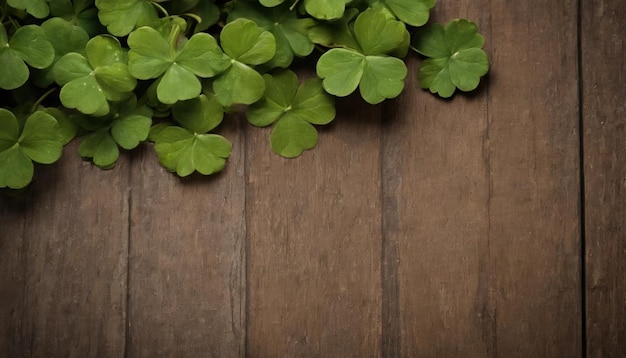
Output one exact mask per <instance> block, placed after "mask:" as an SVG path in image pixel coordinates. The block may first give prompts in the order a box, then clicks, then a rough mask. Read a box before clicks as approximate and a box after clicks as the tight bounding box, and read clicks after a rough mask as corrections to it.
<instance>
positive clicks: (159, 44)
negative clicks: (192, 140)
mask: <svg viewBox="0 0 626 358" xmlns="http://www.w3.org/2000/svg"><path fill="white" fill-rule="evenodd" d="M176 28H177V27H176V26H175V27H174V28H173V29H172V31H173V36H172V37H173V38H174V39H178V36H176V31H177V30H176ZM128 45H129V47H130V51H129V54H128V56H129V69H130V73H131V74H132V75H133V76H135V77H136V78H138V79H140V80H147V79H152V78H159V84H158V86H157V97H158V99H159V101H161V102H162V103H165V104H173V103H176V102H177V101H182V100H187V99H192V98H195V97H197V96H198V95H199V94H200V92H201V90H202V85H201V83H200V80H199V79H198V77H202V78H209V77H213V76H215V75H216V74H218V73H220V72H222V71H224V70H225V69H226V68H227V67H228V66H229V65H230V64H231V63H230V61H229V59H228V57H226V56H225V55H224V53H223V52H222V50H221V49H220V47H219V46H218V44H217V41H216V40H215V38H213V36H211V35H209V34H206V33H197V34H195V35H193V36H192V37H191V38H190V39H189V40H186V39H184V38H182V40H181V41H176V44H172V43H170V42H168V40H167V39H166V38H164V37H163V35H162V34H161V33H160V32H158V31H157V30H155V29H153V28H151V27H140V28H138V29H137V30H135V31H133V32H132V33H131V34H130V35H129V36H128Z"/></svg>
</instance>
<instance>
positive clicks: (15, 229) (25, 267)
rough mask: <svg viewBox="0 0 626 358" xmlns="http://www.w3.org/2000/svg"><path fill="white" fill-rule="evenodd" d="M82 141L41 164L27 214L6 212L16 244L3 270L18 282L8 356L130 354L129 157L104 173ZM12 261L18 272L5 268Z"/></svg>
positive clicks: (9, 240)
mask: <svg viewBox="0 0 626 358" xmlns="http://www.w3.org/2000/svg"><path fill="white" fill-rule="evenodd" d="M76 144H77V143H73V144H72V145H70V146H69V147H67V148H65V151H64V156H63V158H62V159H61V161H60V162H59V163H57V164H56V167H38V168H37V173H36V180H35V182H34V184H33V186H32V187H30V188H29V189H27V191H26V192H25V193H24V195H26V198H27V200H26V201H25V202H24V203H23V205H24V207H23V208H22V210H24V215H23V216H22V217H21V218H20V217H19V216H14V215H9V216H8V220H11V221H15V222H13V223H10V224H9V226H8V227H9V231H8V232H4V233H3V239H2V240H3V241H4V244H3V246H4V245H7V244H8V246H6V247H8V248H11V246H14V248H12V249H10V250H8V251H7V252H5V251H4V250H3V251H2V253H1V254H2V262H3V264H2V270H3V271H2V275H3V276H4V275H5V274H9V275H12V276H13V277H15V278H16V280H17V282H18V283H20V284H19V285H15V284H13V287H14V289H15V291H14V292H13V293H12V297H13V298H14V300H13V301H14V302H13V303H12V306H9V308H10V309H11V310H13V311H12V312H11V317H10V319H9V320H6V321H5V320H3V325H6V326H5V327H8V329H6V331H4V329H3V333H5V332H7V333H9V336H8V337H7V336H4V334H3V336H4V337H3V338H2V339H3V341H0V342H2V343H1V344H0V347H1V348H0V352H2V353H1V354H3V355H4V353H8V355H6V356H8V357H22V356H35V357H94V356H121V355H122V354H123V352H124V341H125V338H124V337H125V317H126V257H127V238H128V165H127V160H126V159H127V158H124V157H122V158H121V160H120V162H119V164H118V166H117V168H115V169H114V170H111V171H101V170H100V169H97V168H95V167H94V166H93V165H92V164H91V163H88V162H81V159H80V158H79V157H78V154H77V152H76V149H77V145H76ZM19 212H20V211H19V210H18V211H17V212H16V213H19ZM3 218H6V216H3ZM20 226H21V227H20ZM20 231H21V232H22V234H20ZM5 234H6V235H5ZM20 240H21V241H22V244H21V245H22V246H21V248H19V249H18V248H17V245H18V244H19V242H20ZM17 250H19V251H17ZM16 251H17V252H16ZM13 260H15V261H14V262H13V264H12V265H13V266H14V267H13V270H9V271H4V270H5V269H6V266H5V265H6V264H8V265H11V261H13ZM18 265H19V266H20V268H19V270H20V271H21V273H18V271H17V266H18ZM20 281H21V282H20ZM2 286H3V290H4V289H6V288H8V287H11V286H8V287H7V286H5V282H3V285H2ZM7 295H8V294H7ZM3 296H4V297H6V296H5V294H3ZM15 300H22V302H19V303H17V304H16V302H15ZM2 301H3V303H4V298H3V300H2ZM9 303H11V300H9ZM6 309H7V307H5V306H4V304H3V307H2V309H1V310H2V311H4V310H6ZM4 317H6V316H5V315H4V314H3V318H4ZM6 338H8V340H5V339H6ZM7 344H8V348H7V346H6V345H7Z"/></svg>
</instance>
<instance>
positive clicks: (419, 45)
mask: <svg viewBox="0 0 626 358" xmlns="http://www.w3.org/2000/svg"><path fill="white" fill-rule="evenodd" d="M477 31H478V30H477V27H476V24H474V23H473V22H470V21H467V20H463V19H459V20H452V21H450V22H448V23H447V24H446V25H445V27H444V26H442V25H440V24H433V25H432V26H430V27H429V28H426V29H420V30H419V31H418V32H417V33H416V34H415V36H414V40H413V43H412V45H413V49H414V50H415V51H417V52H419V53H420V54H422V55H424V56H427V57H430V58H429V59H426V60H425V61H424V62H422V64H421V65H420V67H419V70H418V73H417V76H418V80H419V82H420V86H421V87H422V88H424V89H426V88H428V89H429V90H430V92H431V93H438V94H439V96H441V97H444V98H448V97H451V96H452V95H453V94H454V92H455V90H456V89H457V88H458V89H460V90H461V91H471V90H474V89H475V88H476V87H478V84H479V83H480V77H482V76H484V75H485V74H486V73H487V71H488V70H489V60H488V58H487V54H486V53H485V51H483V50H482V47H483V44H484V38H483V37H482V36H481V35H479V34H478V33H477Z"/></svg>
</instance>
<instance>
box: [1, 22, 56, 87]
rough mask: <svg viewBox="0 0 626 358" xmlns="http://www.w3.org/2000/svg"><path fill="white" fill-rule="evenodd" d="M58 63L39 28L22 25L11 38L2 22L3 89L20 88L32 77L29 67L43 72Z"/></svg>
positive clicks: (52, 49)
mask: <svg viewBox="0 0 626 358" xmlns="http://www.w3.org/2000/svg"><path fill="white" fill-rule="evenodd" d="M53 61H54V48H53V47H52V44H50V42H49V41H48V40H47V39H46V35H45V33H44V31H43V30H42V29H41V28H40V27H39V26H36V25H26V26H22V27H20V28H19V29H17V30H16V31H15V33H14V34H13V36H12V37H11V39H10V40H9V39H8V37H7V33H6V30H5V28H4V25H2V24H1V23H0V88H3V89H16V88H18V87H20V86H22V85H23V84H24V83H26V81H27V80H28V77H29V70H28V66H26V64H29V65H30V66H31V67H34V68H38V69H43V68H46V67H48V66H50V65H51V64H52V62H53Z"/></svg>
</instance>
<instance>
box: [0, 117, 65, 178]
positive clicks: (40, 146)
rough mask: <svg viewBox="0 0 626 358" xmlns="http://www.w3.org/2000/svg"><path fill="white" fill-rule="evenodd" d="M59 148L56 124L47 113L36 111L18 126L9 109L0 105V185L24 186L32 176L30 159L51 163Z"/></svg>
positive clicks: (32, 169)
mask: <svg viewBox="0 0 626 358" xmlns="http://www.w3.org/2000/svg"><path fill="white" fill-rule="evenodd" d="M62 149H63V139H62V138H61V136H60V135H59V133H58V123H57V121H56V120H55V119H54V117H53V116H51V115H50V114H48V113H46V112H44V111H37V112H35V113H33V114H31V115H30V116H28V118H26V120H25V121H24V123H23V125H22V126H20V123H19V121H18V119H17V118H16V117H15V115H14V114H13V113H12V112H10V111H8V110H6V109H4V108H0V188H5V187H9V188H11V189H20V188H23V187H25V186H26V185H28V183H30V182H31V180H32V178H33V173H34V165H33V161H34V162H37V163H41V164H51V163H54V162H56V161H57V160H58V159H59V158H60V157H61V151H62Z"/></svg>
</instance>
